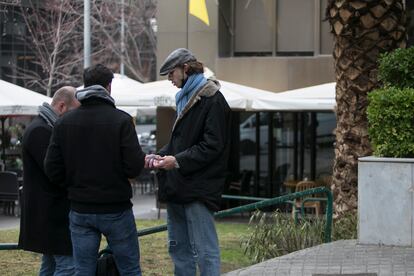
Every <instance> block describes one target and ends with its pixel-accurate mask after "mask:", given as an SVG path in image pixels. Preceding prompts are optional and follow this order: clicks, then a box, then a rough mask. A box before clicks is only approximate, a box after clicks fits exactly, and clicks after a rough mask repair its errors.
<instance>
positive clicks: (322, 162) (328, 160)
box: [316, 112, 336, 179]
mask: <svg viewBox="0 0 414 276" xmlns="http://www.w3.org/2000/svg"><path fill="white" fill-rule="evenodd" d="M316 120H317V125H316V179H318V178H321V177H323V176H327V175H331V174H332V168H333V160H334V158H335V152H334V143H335V134H334V130H335V128H336V118H335V113H333V112H332V113H331V112H330V113H317V115H316Z"/></svg>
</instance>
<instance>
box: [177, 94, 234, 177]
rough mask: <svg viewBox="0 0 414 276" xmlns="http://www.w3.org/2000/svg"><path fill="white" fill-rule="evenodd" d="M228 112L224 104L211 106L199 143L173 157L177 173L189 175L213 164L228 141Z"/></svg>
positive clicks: (219, 103)
mask: <svg viewBox="0 0 414 276" xmlns="http://www.w3.org/2000/svg"><path fill="white" fill-rule="evenodd" d="M228 120H229V110H228V106H227V103H226V102H218V103H214V104H212V106H211V108H210V110H209V111H208V114H207V117H206V121H205V124H204V134H203V136H202V139H201V140H200V142H199V143H197V144H195V145H193V146H192V147H190V148H188V149H187V150H185V151H183V152H180V153H178V154H176V155H175V158H176V160H177V162H178V165H179V166H180V167H179V169H178V170H179V171H180V173H182V174H183V175H188V174H191V173H193V172H195V171H198V170H200V169H202V168H204V167H205V166H208V165H210V164H211V163H212V162H215V160H217V158H218V157H219V156H220V155H221V154H222V152H223V150H225V147H226V146H228V145H227V139H228V137H227V136H228V135H227V133H228V131H227V127H228Z"/></svg>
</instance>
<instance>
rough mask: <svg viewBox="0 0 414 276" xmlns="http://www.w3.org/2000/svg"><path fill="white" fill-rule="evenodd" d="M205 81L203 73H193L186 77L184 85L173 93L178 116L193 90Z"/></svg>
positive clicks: (196, 89) (195, 90)
mask: <svg viewBox="0 0 414 276" xmlns="http://www.w3.org/2000/svg"><path fill="white" fill-rule="evenodd" d="M206 82H207V79H206V78H205V77H204V75H203V74H194V75H191V76H189V77H188V79H187V82H186V83H185V84H184V87H183V88H182V89H181V90H180V91H178V92H177V94H176V95H175V105H176V106H177V115H178V116H180V114H181V112H182V111H183V109H184V107H185V106H186V104H187V103H188V101H189V100H190V98H191V97H192V96H193V94H194V93H195V92H197V91H198V89H200V87H201V86H203V85H204V84H205V83H206Z"/></svg>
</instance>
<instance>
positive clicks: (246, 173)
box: [228, 170, 253, 196]
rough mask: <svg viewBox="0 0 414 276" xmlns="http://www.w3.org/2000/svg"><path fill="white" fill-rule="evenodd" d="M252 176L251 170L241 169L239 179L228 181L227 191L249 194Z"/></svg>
mask: <svg viewBox="0 0 414 276" xmlns="http://www.w3.org/2000/svg"><path fill="white" fill-rule="evenodd" d="M252 176H253V171H251V170H243V171H242V173H241V176H240V180H239V181H234V182H230V185H229V188H228V191H229V192H230V193H231V194H237V195H243V196H249V195H250V182H251V179H252Z"/></svg>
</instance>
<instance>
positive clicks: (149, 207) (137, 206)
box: [0, 191, 166, 230]
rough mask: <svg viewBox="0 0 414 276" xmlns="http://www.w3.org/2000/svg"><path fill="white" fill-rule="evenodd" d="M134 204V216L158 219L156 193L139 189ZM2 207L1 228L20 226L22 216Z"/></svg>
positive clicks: (0, 213)
mask: <svg viewBox="0 0 414 276" xmlns="http://www.w3.org/2000/svg"><path fill="white" fill-rule="evenodd" d="M132 203H133V204H134V205H133V207H132V210H133V212H134V216H135V218H137V219H157V217H158V209H157V208H156V205H155V194H154V193H145V194H143V195H142V194H140V193H139V191H137V193H136V194H135V195H134V197H133V198H132ZM2 211H3V210H2V208H0V230H5V229H14V228H19V226H20V218H19V217H17V216H6V215H4V214H3V212H2ZM160 218H161V219H165V218H166V210H165V209H162V210H161V212H160Z"/></svg>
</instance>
